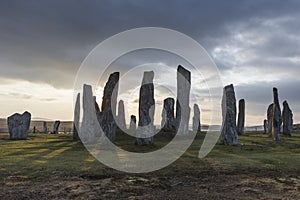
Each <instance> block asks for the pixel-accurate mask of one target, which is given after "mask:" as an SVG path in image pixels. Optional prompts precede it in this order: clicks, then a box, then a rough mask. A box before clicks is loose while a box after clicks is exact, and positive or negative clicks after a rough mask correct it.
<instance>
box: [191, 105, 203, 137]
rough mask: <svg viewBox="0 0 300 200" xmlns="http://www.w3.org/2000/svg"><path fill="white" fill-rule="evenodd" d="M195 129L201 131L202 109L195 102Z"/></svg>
mask: <svg viewBox="0 0 300 200" xmlns="http://www.w3.org/2000/svg"><path fill="white" fill-rule="evenodd" d="M193 131H195V132H198V131H199V132H200V131H201V123H200V109H199V107H198V105H197V104H194V117H193Z"/></svg>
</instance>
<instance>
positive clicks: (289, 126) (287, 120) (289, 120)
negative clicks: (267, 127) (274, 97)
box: [282, 101, 293, 136]
mask: <svg viewBox="0 0 300 200" xmlns="http://www.w3.org/2000/svg"><path fill="white" fill-rule="evenodd" d="M282 121H283V135H286V136H291V132H292V130H293V113H292V110H291V109H290V107H289V104H288V102H287V101H284V102H283V111H282Z"/></svg>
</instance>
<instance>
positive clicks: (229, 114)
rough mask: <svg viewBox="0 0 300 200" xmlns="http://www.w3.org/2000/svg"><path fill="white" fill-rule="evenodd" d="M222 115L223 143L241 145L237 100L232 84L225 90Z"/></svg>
mask: <svg viewBox="0 0 300 200" xmlns="http://www.w3.org/2000/svg"><path fill="white" fill-rule="evenodd" d="M222 115H223V124H222V131H221V142H222V143H223V144H227V145H237V144H239V136H238V134H237V131H236V99H235V92H234V87H233V85H232V84H231V85H228V86H226V87H225V88H224V93H223V99H222Z"/></svg>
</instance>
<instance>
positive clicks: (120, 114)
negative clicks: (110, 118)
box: [117, 100, 126, 130]
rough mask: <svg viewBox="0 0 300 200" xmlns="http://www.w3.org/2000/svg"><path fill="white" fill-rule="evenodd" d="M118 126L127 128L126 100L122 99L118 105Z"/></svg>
mask: <svg viewBox="0 0 300 200" xmlns="http://www.w3.org/2000/svg"><path fill="white" fill-rule="evenodd" d="M117 119H118V126H119V128H120V129H122V130H125V129H126V120H125V109H124V101H123V100H120V101H119V105H118V117H117Z"/></svg>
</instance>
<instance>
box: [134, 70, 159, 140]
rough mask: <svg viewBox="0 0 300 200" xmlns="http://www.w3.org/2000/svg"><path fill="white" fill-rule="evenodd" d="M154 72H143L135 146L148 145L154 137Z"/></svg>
mask: <svg viewBox="0 0 300 200" xmlns="http://www.w3.org/2000/svg"><path fill="white" fill-rule="evenodd" d="M153 78H154V72H153V71H147V72H144V76H143V81H142V85H141V88H140V99H139V122H138V129H137V138H136V144H137V145H149V144H152V143H153V135H154V126H153V120H154V110H155V100H154V85H153Z"/></svg>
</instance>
